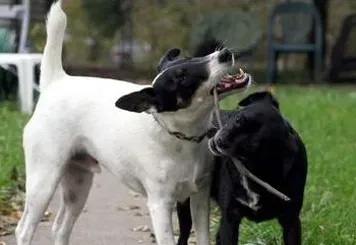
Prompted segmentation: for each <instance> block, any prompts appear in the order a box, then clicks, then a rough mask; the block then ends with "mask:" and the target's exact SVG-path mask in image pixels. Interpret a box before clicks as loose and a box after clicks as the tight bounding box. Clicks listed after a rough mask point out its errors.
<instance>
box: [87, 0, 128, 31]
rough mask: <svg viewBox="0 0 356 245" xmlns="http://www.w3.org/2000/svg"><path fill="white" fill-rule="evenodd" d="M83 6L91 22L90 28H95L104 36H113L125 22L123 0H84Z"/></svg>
mask: <svg viewBox="0 0 356 245" xmlns="http://www.w3.org/2000/svg"><path fill="white" fill-rule="evenodd" d="M82 2H83V7H84V9H85V11H86V13H87V15H88V20H89V22H90V26H89V28H95V29H96V30H97V31H98V34H99V35H101V36H104V37H113V36H114V35H115V33H116V31H117V30H118V29H119V28H120V26H121V25H122V24H123V23H124V21H125V18H126V13H127V12H126V11H125V10H124V8H123V4H122V3H123V2H124V1H123V0H110V1H98V0H83V1H82Z"/></svg>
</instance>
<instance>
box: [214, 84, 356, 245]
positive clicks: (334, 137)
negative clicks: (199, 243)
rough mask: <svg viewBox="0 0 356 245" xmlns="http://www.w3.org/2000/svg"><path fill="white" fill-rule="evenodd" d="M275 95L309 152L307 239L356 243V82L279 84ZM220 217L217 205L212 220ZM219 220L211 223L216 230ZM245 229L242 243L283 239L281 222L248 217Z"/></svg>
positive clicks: (322, 244) (232, 103) (319, 243)
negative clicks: (341, 85)
mask: <svg viewBox="0 0 356 245" xmlns="http://www.w3.org/2000/svg"><path fill="white" fill-rule="evenodd" d="M275 95H276V97H277V98H278V99H279V101H280V104H281V110H282V112H283V114H284V115H285V116H286V118H288V119H289V120H290V122H291V123H292V125H293V126H294V128H295V129H296V130H297V131H298V132H299V133H300V135H301V137H302V139H303V141H304V143H305V145H306V147H307V151H308V160H309V173H308V180H307V186H306V192H305V199H304V200H305V201H304V206H303V210H302V224H303V244H308V245H314V244H315V245H333V244H335V245H343V244H345V245H346V244H347V245H351V244H356V188H355V184H356V87H344V88H330V87H326V86H319V87H315V86H314V87H298V86H279V87H277V88H276V91H275ZM240 97H241V96H239V98H240ZM237 101H238V99H237V98H236V97H229V98H227V99H226V100H225V101H223V102H222V107H223V108H226V109H229V108H234V107H236V104H237ZM218 218H219V217H218V212H217V211H216V209H214V211H213V220H215V221H218ZM217 224H218V223H217V222H213V223H212V233H213V234H215V231H216V228H217ZM240 234H241V235H240V241H241V242H242V243H241V244H243V243H247V242H257V241H258V240H260V241H263V242H264V243H265V244H271V245H272V244H281V239H280V238H281V231H280V227H279V226H278V224H277V222H276V221H270V222H264V223H260V224H254V223H253V222H249V221H247V220H244V221H243V223H242V225H241V227H240Z"/></svg>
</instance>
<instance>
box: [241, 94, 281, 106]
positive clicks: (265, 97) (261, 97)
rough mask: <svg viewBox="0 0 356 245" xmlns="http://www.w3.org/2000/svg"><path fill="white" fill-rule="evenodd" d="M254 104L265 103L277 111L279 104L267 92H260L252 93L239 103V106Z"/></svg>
mask: <svg viewBox="0 0 356 245" xmlns="http://www.w3.org/2000/svg"><path fill="white" fill-rule="evenodd" d="M255 102H266V103H268V104H270V105H272V106H274V107H276V108H277V109H279V103H278V101H277V99H276V98H275V97H274V96H273V95H272V94H271V93H270V92H269V91H261V92H256V93H252V94H250V95H249V96H247V97H246V98H244V99H242V100H241V101H240V102H239V106H247V105H250V104H252V103H255Z"/></svg>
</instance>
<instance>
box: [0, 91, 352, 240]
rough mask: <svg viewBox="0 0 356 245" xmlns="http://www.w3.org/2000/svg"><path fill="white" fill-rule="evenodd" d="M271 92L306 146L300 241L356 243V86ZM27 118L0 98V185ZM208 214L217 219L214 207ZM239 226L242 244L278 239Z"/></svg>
mask: <svg viewBox="0 0 356 245" xmlns="http://www.w3.org/2000/svg"><path fill="white" fill-rule="evenodd" d="M242 96H243V95H241V96H240V98H242ZM276 97H277V98H278V99H279V101H280V104H281V110H282V112H283V114H284V115H285V116H286V117H287V118H288V119H289V120H290V122H291V123H292V124H293V126H294V127H295V129H296V130H298V132H299V133H300V135H301V137H302V139H303V140H304V143H305V144H306V147H307V150H308V157H309V174H308V181H307V186H306V193H305V202H304V207H303V211H302V222H303V244H308V245H344V244H345V245H346V244H347V245H351V244H356V188H355V185H356V87H351V86H349V87H343V88H330V87H327V86H318V87H315V86H314V87H312V86H310V87H298V86H278V87H277V89H276ZM237 101H238V100H237V98H236V97H229V98H228V99H226V100H225V101H223V103H222V105H223V107H224V108H233V107H235V106H236V104H237ZM26 121H27V117H25V116H23V115H21V114H20V113H19V112H18V110H16V109H15V106H14V104H12V103H3V102H0V189H1V187H4V186H13V185H14V182H13V181H12V180H11V173H12V170H13V168H14V167H16V168H18V169H19V171H20V173H21V172H23V166H24V165H23V153H22V148H21V135H22V128H23V126H24V125H25V122H26ZM0 195H1V193H0ZM0 206H1V202H0ZM213 213H214V214H215V217H214V220H216V221H217V220H218V217H217V215H218V214H217V211H216V209H214V212H213ZM216 228H217V222H212V234H213V235H215V231H216ZM240 228H241V229H240V231H241V236H240V241H241V242H242V244H243V243H247V242H256V241H258V240H261V241H263V242H264V243H265V244H270V245H272V244H273V245H274V244H280V236H281V233H280V228H279V226H278V225H277V223H276V222H275V221H271V222H265V223H261V224H254V223H252V222H248V221H246V220H244V221H243V223H242V225H241V227H240ZM213 240H214V239H212V241H213Z"/></svg>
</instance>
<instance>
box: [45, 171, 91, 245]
mask: <svg viewBox="0 0 356 245" xmlns="http://www.w3.org/2000/svg"><path fill="white" fill-rule="evenodd" d="M93 176H94V174H93V173H91V172H89V171H85V170H83V169H82V168H80V167H78V166H76V165H73V164H70V165H68V168H67V170H66V172H65V175H64V176H63V178H62V179H61V182H60V195H61V203H60V208H59V212H58V214H57V217H56V219H55V221H54V224H53V227H52V232H53V237H54V244H55V245H68V244H69V238H70V235H71V233H72V230H73V226H74V223H75V222H76V220H77V218H78V216H79V215H80V213H81V211H82V210H83V208H84V205H85V203H86V200H87V198H88V195H89V191H90V188H91V186H92V182H93Z"/></svg>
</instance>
